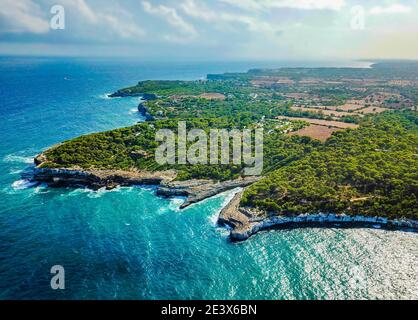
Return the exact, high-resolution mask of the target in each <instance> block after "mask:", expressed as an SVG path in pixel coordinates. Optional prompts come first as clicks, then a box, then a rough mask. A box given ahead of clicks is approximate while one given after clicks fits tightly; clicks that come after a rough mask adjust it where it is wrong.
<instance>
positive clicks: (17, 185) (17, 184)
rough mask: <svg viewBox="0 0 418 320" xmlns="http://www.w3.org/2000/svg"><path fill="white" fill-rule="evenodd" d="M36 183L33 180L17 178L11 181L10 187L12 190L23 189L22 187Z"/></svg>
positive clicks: (30, 186)
mask: <svg viewBox="0 0 418 320" xmlns="http://www.w3.org/2000/svg"><path fill="white" fill-rule="evenodd" d="M37 184H38V183H37V182H35V181H30V180H27V179H21V180H17V181H15V182H13V183H12V188H13V189H14V190H24V189H29V188H32V187H34V186H36V185H37Z"/></svg>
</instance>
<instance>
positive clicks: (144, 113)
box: [138, 102, 154, 121]
mask: <svg viewBox="0 0 418 320" xmlns="http://www.w3.org/2000/svg"><path fill="white" fill-rule="evenodd" d="M138 111H139V113H140V114H141V116H143V117H145V120H146V121H153V120H154V117H153V116H152V115H151V114H150V113H149V111H148V108H147V107H146V106H145V105H144V104H143V103H142V102H141V103H140V104H139V105H138Z"/></svg>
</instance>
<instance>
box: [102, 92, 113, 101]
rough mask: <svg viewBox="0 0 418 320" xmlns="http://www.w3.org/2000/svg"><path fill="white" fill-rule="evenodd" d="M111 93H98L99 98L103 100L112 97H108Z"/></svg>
mask: <svg viewBox="0 0 418 320" xmlns="http://www.w3.org/2000/svg"><path fill="white" fill-rule="evenodd" d="M111 94H112V93H104V94H101V95H99V99H103V100H109V99H113V98H111V97H109V96H110V95H111Z"/></svg>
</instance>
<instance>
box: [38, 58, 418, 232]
mask: <svg viewBox="0 0 418 320" xmlns="http://www.w3.org/2000/svg"><path fill="white" fill-rule="evenodd" d="M131 96H137V97H142V99H143V102H141V103H140V104H139V106H138V112H140V113H141V114H142V115H143V116H144V118H145V121H144V122H140V123H138V124H136V125H133V126H131V127H128V128H121V129H115V130H111V131H107V132H102V133H94V134H89V135H86V136H82V137H78V138H75V139H72V140H69V141H65V142H63V143H61V144H59V145H56V146H53V147H51V148H50V149H48V150H46V151H45V152H43V153H42V154H40V155H38V156H37V157H36V159H35V164H36V167H35V169H34V180H36V181H41V182H47V183H48V184H49V185H51V186H56V187H59V186H87V187H90V188H94V189H99V188H103V187H104V188H108V189H111V188H114V187H116V186H130V185H144V184H146V185H157V186H158V188H157V194H158V195H160V196H165V197H171V196H184V197H186V201H185V203H184V204H183V205H182V208H185V207H187V206H189V205H191V204H193V203H196V202H199V201H201V200H203V199H206V198H209V197H212V196H214V195H216V194H218V193H221V192H225V191H228V190H233V189H236V188H242V191H240V192H238V193H236V194H235V196H234V198H233V199H232V200H231V202H230V203H229V204H228V205H227V206H226V207H225V208H224V209H223V210H222V211H221V213H220V216H219V224H221V225H227V226H229V227H230V228H231V239H232V240H245V239H247V238H248V237H250V236H251V235H252V234H254V233H256V232H258V231H259V230H263V229H268V228H280V227H295V226H311V225H321V226H322V225H330V226H341V227H352V226H365V227H369V226H371V227H377V226H379V227H384V228H410V229H418V117H417V105H418V63H409V62H403V63H402V62H399V63H378V64H375V65H373V66H372V68H365V69H360V68H281V69H271V70H270V69H254V70H250V71H248V72H246V73H227V74H220V75H208V76H207V79H206V80H198V81H141V82H139V83H138V84H137V85H135V86H132V87H129V88H125V89H121V90H119V91H117V92H115V93H114V94H112V95H111V97H131ZM179 121H185V122H186V123H187V127H188V128H190V129H202V130H204V131H205V132H208V131H209V130H210V129H211V128H219V129H221V128H224V129H229V130H231V129H240V130H241V129H245V128H246V129H255V128H262V129H263V130H264V143H263V147H264V166H263V172H262V174H261V175H260V176H245V175H244V173H243V172H244V166H243V165H235V164H228V165H221V164H219V165H210V164H207V165H200V164H199V165H190V164H188V165H184V164H172V165H169V164H165V165H160V164H158V163H157V162H156V161H155V152H156V148H157V147H158V143H157V142H156V141H155V134H156V132H157V131H158V130H159V129H167V128H168V129H173V130H175V129H176V128H177V125H178V122H179Z"/></svg>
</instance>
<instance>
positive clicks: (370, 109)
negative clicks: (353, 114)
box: [357, 107, 389, 114]
mask: <svg viewBox="0 0 418 320" xmlns="http://www.w3.org/2000/svg"><path fill="white" fill-rule="evenodd" d="M387 110H389V109H386V108H381V107H367V108H365V109H361V110H358V111H357V113H360V114H372V113H382V112H384V111H387Z"/></svg>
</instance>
